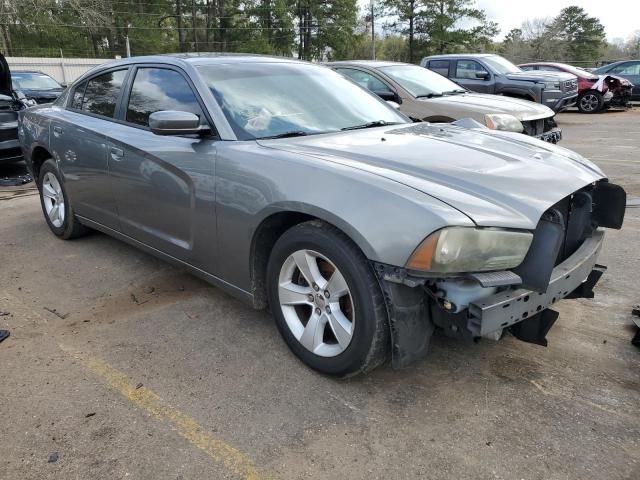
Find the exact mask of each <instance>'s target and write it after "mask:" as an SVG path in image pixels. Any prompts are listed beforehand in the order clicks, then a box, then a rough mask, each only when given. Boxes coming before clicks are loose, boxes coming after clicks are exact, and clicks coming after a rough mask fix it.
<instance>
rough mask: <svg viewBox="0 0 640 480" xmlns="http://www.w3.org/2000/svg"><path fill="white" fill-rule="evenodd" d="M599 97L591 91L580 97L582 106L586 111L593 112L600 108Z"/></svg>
mask: <svg viewBox="0 0 640 480" xmlns="http://www.w3.org/2000/svg"><path fill="white" fill-rule="evenodd" d="M598 103H599V101H598V97H596V96H595V95H594V94H592V93H589V94H587V95H585V96H584V97H582V98H581V99H580V106H581V107H582V109H583V110H584V111H585V112H593V111H595V110H596V109H597V108H598Z"/></svg>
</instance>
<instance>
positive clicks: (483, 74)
mask: <svg viewBox="0 0 640 480" xmlns="http://www.w3.org/2000/svg"><path fill="white" fill-rule="evenodd" d="M476 78H479V79H480V80H486V79H487V78H489V72H486V71H481V72H476Z"/></svg>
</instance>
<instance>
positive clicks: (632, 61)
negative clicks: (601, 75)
mask: <svg viewBox="0 0 640 480" xmlns="http://www.w3.org/2000/svg"><path fill="white" fill-rule="evenodd" d="M638 62H640V60H638V59H636V60H618V61H617V62H611V63H607V64H606V65H602V66H601V67H598V68H596V70H601V69H604V68H611V67H615V66H617V65H622V64H623V63H638Z"/></svg>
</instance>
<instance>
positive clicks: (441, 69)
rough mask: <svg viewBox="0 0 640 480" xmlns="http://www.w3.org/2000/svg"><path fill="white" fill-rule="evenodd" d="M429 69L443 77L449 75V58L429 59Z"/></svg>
mask: <svg viewBox="0 0 640 480" xmlns="http://www.w3.org/2000/svg"><path fill="white" fill-rule="evenodd" d="M429 70H433V71H434V72H436V73H439V74H440V75H444V76H445V77H448V76H449V60H431V61H429Z"/></svg>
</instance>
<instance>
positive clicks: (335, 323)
mask: <svg viewBox="0 0 640 480" xmlns="http://www.w3.org/2000/svg"><path fill="white" fill-rule="evenodd" d="M325 315H326V316H327V318H328V320H329V326H330V327H331V330H332V331H333V334H334V335H335V336H336V339H337V340H338V343H339V344H340V346H341V347H342V348H343V349H345V348H347V347H348V346H349V343H350V342H351V337H352V336H353V324H352V323H351V322H350V321H349V320H348V319H347V317H345V316H344V314H343V313H342V311H341V310H332V311H331V313H326V314H325Z"/></svg>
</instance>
